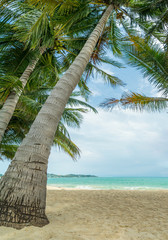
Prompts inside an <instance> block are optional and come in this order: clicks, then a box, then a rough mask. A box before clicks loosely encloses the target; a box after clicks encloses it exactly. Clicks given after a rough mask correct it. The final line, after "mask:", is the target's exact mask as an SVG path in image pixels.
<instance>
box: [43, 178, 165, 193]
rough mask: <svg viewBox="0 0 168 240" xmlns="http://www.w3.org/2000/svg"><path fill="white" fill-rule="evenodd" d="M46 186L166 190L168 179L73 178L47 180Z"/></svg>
mask: <svg viewBox="0 0 168 240" xmlns="http://www.w3.org/2000/svg"><path fill="white" fill-rule="evenodd" d="M47 185H48V186H53V187H57V188H74V189H96V190H98V189H100V190H101V189H102V190H103V189H104V190H105V189H106V190H109V189H119V190H145V189H146V190H150V189H151V190H152V189H168V177H161V178H160V177H73V178H70V177H68V178H49V179H48V183H47Z"/></svg>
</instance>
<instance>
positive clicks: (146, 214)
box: [0, 190, 168, 240]
mask: <svg viewBox="0 0 168 240" xmlns="http://www.w3.org/2000/svg"><path fill="white" fill-rule="evenodd" d="M46 212H47V216H48V218H49V221H50V223H49V224H48V225H47V226H45V227H43V228H37V227H26V228H24V229H22V230H16V229H12V228H5V227H0V240H15V239H16V240H21V239H22V240H55V239H56V240H150V239H152V240H168V191H125V190H123V191H118V190H115V191H113V190H110V191H108V190H95V191H94V190H78V191H76V190H48V193H47V211H46Z"/></svg>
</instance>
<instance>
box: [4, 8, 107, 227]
mask: <svg viewBox="0 0 168 240" xmlns="http://www.w3.org/2000/svg"><path fill="white" fill-rule="evenodd" d="M111 11H112V5H110V6H109V7H108V8H107V10H106V11H105V13H104V14H103V16H102V18H101V19H100V21H99V23H98V25H97V26H96V28H95V29H94V31H93V32H92V34H91V35H90V37H89V39H88V40H87V42H86V43H85V45H84V47H83V48H82V50H81V52H80V53H79V55H78V56H77V57H76V59H75V61H74V62H73V63H72V65H71V66H70V68H69V69H68V70H67V72H66V73H65V74H64V76H63V77H62V78H61V79H60V80H59V81H58V83H57V85H56V87H55V88H54V89H53V90H52V92H51V94H50V96H49V97H48V99H47V101H46V103H45V104H44V105H43V107H42V108H41V110H40V112H39V114H38V115H37V117H36V119H35V121H34V123H33V124H32V127H31V129H30V131H29V133H28V134H27V136H26V138H25V139H24V140H23V142H22V144H21V145H20V147H19V148H18V151H17V153H16V155H15V157H14V159H13V160H12V162H11V164H10V166H9V168H8V170H7V171H6V173H5V175H4V176H3V177H2V179H1V182H0V212H1V215H0V225H5V226H11V227H15V228H22V227H24V226H27V225H35V226H44V225H45V224H47V223H48V219H47V217H46V215H45V207H46V183H47V165H48V157H49V154H50V149H51V146H52V143H53V139H54V135H55V132H56V129H57V126H58V123H59V121H60V118H61V115H62V113H63V111H64V108H65V105H66V103H67V101H68V99H69V97H70V95H71V93H72V91H73V90H74V88H75V87H76V85H77V84H78V82H79V80H80V78H81V76H82V74H83V71H84V70H85V67H86V65H87V64H88V62H89V59H90V57H91V55H92V52H93V50H94V48H95V46H96V43H97V41H98V39H99V37H100V34H101V32H102V30H103V28H104V26H105V24H106V22H107V19H108V17H109V16H110V13H111Z"/></svg>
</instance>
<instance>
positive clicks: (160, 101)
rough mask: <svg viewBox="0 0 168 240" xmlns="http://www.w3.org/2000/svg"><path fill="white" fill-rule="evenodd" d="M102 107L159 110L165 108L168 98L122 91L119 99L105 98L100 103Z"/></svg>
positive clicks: (167, 104)
mask: <svg viewBox="0 0 168 240" xmlns="http://www.w3.org/2000/svg"><path fill="white" fill-rule="evenodd" d="M101 106H102V107H107V108H108V109H113V108H114V107H115V106H121V107H123V108H124V109H132V110H137V111H143V110H146V111H150V112H160V111H162V110H165V109H167V107H168V98H163V97H147V96H145V95H141V94H139V93H134V92H131V93H124V94H123V96H122V98H121V99H115V98H112V99H107V100H106V101H105V102H104V103H102V104H101Z"/></svg>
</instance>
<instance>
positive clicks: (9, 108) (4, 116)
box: [0, 49, 44, 142]
mask: <svg viewBox="0 0 168 240" xmlns="http://www.w3.org/2000/svg"><path fill="white" fill-rule="evenodd" d="M43 52H44V49H43V50H42V49H41V50H40V54H43ZM38 61H39V57H37V58H36V59H35V60H33V61H32V62H31V63H30V64H29V65H28V66H27V68H26V69H25V71H24V72H23V74H22V76H21V77H20V81H21V83H22V89H24V87H25V86H26V83H27V81H28V79H29V76H30V74H31V73H32V72H33V70H34V68H35V66H36V64H37V62H38ZM21 94H22V91H20V92H18V93H16V92H15V91H12V92H11V93H10V94H9V96H8V98H7V99H6V101H5V103H4V105H3V107H2V108H1V110H0V142H1V141H2V138H3V135H4V133H5V130H6V128H7V126H8V124H9V122H10V120H11V118H12V116H13V113H14V111H15V108H16V105H17V103H18V100H19V97H20V95H21Z"/></svg>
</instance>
